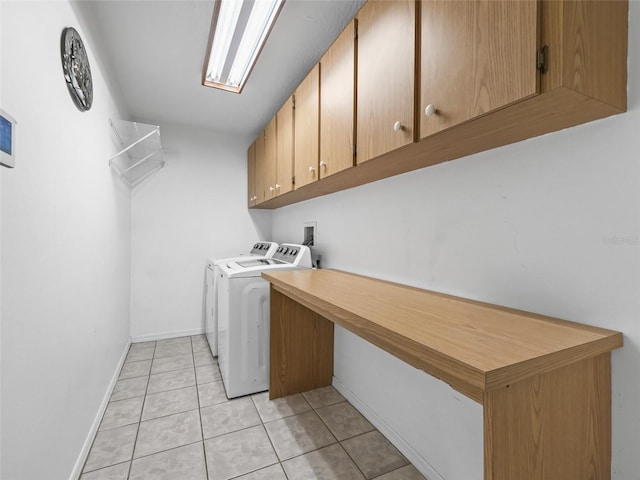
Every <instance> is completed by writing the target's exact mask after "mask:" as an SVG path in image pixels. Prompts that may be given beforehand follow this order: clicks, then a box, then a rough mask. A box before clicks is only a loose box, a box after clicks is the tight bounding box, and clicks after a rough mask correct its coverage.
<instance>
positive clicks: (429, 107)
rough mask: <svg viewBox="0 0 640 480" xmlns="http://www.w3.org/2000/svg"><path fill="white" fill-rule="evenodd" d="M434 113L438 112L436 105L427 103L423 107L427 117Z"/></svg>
mask: <svg viewBox="0 0 640 480" xmlns="http://www.w3.org/2000/svg"><path fill="white" fill-rule="evenodd" d="M436 113H438V109H437V108H436V107H434V106H433V104H431V103H430V104H429V105H427V107H426V108H425V109H424V114H425V115H426V116H427V117H431V116H432V115H435V114H436Z"/></svg>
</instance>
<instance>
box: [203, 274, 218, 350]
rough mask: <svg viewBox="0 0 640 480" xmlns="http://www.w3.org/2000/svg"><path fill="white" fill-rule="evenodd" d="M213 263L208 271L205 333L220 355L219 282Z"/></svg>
mask: <svg viewBox="0 0 640 480" xmlns="http://www.w3.org/2000/svg"><path fill="white" fill-rule="evenodd" d="M217 268H218V267H215V266H214V265H213V264H211V263H208V264H207V271H206V297H205V307H204V308H205V315H204V317H205V329H204V330H205V334H206V335H207V341H208V342H209V348H210V349H211V353H212V354H213V356H214V357H215V356H217V355H218V312H217V306H216V303H217V302H216V300H217V297H218V295H217V291H216V288H217V286H218V282H217V279H216V269H217Z"/></svg>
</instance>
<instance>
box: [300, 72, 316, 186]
mask: <svg viewBox="0 0 640 480" xmlns="http://www.w3.org/2000/svg"><path fill="white" fill-rule="evenodd" d="M294 98H295V115H294V123H295V127H294V138H295V140H294V145H295V150H294V152H295V153H294V158H295V188H296V189H298V188H300V187H303V186H305V185H307V184H309V183H311V182H315V181H316V180H318V155H319V145H318V143H319V129H320V65H319V64H316V66H315V67H313V70H311V72H309V75H307V77H306V78H305V79H304V80H303V81H302V83H301V84H300V85H299V86H298V88H296V91H295V94H294Z"/></svg>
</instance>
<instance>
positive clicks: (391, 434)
mask: <svg viewBox="0 0 640 480" xmlns="http://www.w3.org/2000/svg"><path fill="white" fill-rule="evenodd" d="M332 384H333V386H334V387H335V389H336V390H338V392H340V394H342V396H343V397H344V398H346V399H347V400H348V401H349V403H351V404H352V405H353V406H354V407H355V408H356V410H358V411H359V412H360V413H361V414H362V415H363V416H364V417H365V418H366V419H367V420H369V422H371V424H372V425H373V426H374V427H376V428H377V429H378V430H380V432H381V433H382V434H383V435H384V436H385V437H387V439H388V440H389V441H390V442H391V443H392V444H393V445H394V446H395V447H396V448H397V449H398V450H400V453H402V454H403V455H404V456H405V457H407V460H409V461H410V462H411V463H412V464H413V465H414V466H415V467H416V468H417V469H418V470H419V471H420V473H421V474H422V475H424V476H425V477H427V480H445V478H444V477H443V476H442V475H440V474H439V473H438V472H437V471H436V469H435V468H433V467H432V466H431V464H430V463H429V462H427V460H426V459H425V458H424V457H423V456H422V455H420V454H419V453H418V452H417V451H416V449H415V448H413V446H411V444H409V443H408V442H407V441H406V440H405V439H404V438H403V437H402V435H400V434H399V433H398V432H396V431H395V430H394V429H393V428H392V427H391V426H390V425H389V424H388V423H387V422H385V421H384V420H383V419H382V417H380V416H379V415H378V414H377V413H376V412H374V411H373V410H372V409H371V408H370V407H369V406H368V405H367V404H366V403H365V402H364V401H362V399H360V398H359V397H358V396H357V395H356V394H355V393H353V392H352V391H351V390H350V389H349V388H348V387H347V386H345V385H344V383H342V382H340V380H338V379H337V378H336V377H333V381H332Z"/></svg>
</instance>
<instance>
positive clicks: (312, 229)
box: [302, 222, 317, 247]
mask: <svg viewBox="0 0 640 480" xmlns="http://www.w3.org/2000/svg"><path fill="white" fill-rule="evenodd" d="M316 227H317V223H316V222H306V223H305V224H304V235H303V237H302V244H303V245H307V246H309V247H312V246H313V245H314V241H315V239H316Z"/></svg>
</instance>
